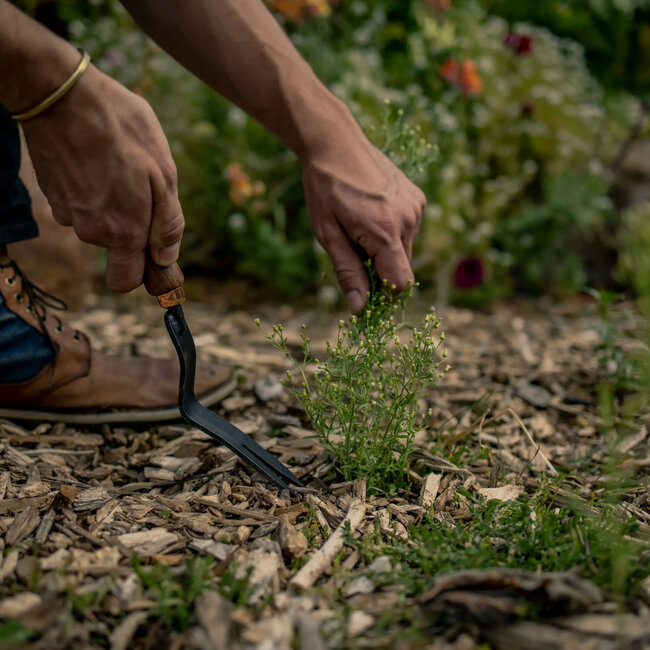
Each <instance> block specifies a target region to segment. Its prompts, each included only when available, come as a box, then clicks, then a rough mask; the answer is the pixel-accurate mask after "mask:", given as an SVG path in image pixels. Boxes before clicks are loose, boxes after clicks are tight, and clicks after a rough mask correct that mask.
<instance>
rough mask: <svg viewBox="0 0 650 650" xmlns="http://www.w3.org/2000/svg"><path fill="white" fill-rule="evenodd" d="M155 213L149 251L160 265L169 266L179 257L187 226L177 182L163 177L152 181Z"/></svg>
mask: <svg viewBox="0 0 650 650" xmlns="http://www.w3.org/2000/svg"><path fill="white" fill-rule="evenodd" d="M151 187H152V192H153V214H152V217H151V227H150V229H149V252H150V254H151V257H152V258H153V261H154V262H156V264H159V265H160V266H169V265H170V264H173V263H174V262H175V261H176V260H177V259H178V253H179V251H180V247H181V238H182V237H183V230H184V228H185V218H184V217H183V209H182V208H181V204H180V203H179V201H178V194H177V192H176V184H175V182H174V183H173V184H170V183H169V182H166V181H164V180H162V179H160V180H157V181H154V180H152V183H151Z"/></svg>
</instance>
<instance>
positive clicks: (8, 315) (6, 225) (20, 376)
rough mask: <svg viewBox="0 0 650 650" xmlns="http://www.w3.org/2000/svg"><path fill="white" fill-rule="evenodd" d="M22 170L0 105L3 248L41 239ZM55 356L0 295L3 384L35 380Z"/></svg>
mask: <svg viewBox="0 0 650 650" xmlns="http://www.w3.org/2000/svg"><path fill="white" fill-rule="evenodd" d="M19 167H20V137H19V135H18V126H17V125H16V123H15V122H14V121H13V120H12V119H11V117H10V116H9V113H8V112H7V110H6V109H5V108H4V106H2V105H1V104H0V245H3V244H11V243H14V242H17V241H22V240H24V239H31V238H32V237H37V236H38V226H37V224H36V221H35V220H34V216H33V215H32V206H31V201H30V198H29V194H28V193H27V190H26V189H25V186H24V185H23V184H22V182H21V180H20V178H19V177H18V169H19ZM52 356H53V352H52V348H51V346H50V345H49V343H48V341H47V339H46V338H45V336H44V335H43V334H42V333H41V332H39V331H38V330H36V329H34V328H33V327H32V326H31V325H29V324H28V323H26V322H25V321H24V320H23V319H22V318H20V317H19V316H18V315H17V314H14V313H13V312H12V311H11V310H10V309H8V307H7V306H6V304H5V301H4V298H3V297H2V295H1V294H0V384H3V383H14V382H20V381H26V380H27V379H30V378H32V377H34V376H35V375H37V374H38V373H39V372H40V371H41V370H42V369H43V368H44V367H45V366H46V365H47V364H48V363H49V362H50V361H51V360H52Z"/></svg>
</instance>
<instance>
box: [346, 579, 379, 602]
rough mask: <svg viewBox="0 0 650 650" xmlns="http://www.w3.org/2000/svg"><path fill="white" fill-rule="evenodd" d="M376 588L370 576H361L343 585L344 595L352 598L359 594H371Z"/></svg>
mask: <svg viewBox="0 0 650 650" xmlns="http://www.w3.org/2000/svg"><path fill="white" fill-rule="evenodd" d="M374 590H375V583H374V582H373V581H372V580H371V579H370V578H368V577H367V576H359V577H358V578H355V579H354V580H352V581H351V582H349V583H348V584H347V585H345V587H343V595H344V596H345V597H346V598H351V597H352V596H357V595H358V594H371V593H372V592H373V591H374Z"/></svg>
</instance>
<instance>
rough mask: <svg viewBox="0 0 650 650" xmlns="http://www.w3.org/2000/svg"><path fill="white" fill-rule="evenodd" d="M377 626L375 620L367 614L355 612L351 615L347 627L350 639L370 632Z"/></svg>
mask: <svg viewBox="0 0 650 650" xmlns="http://www.w3.org/2000/svg"><path fill="white" fill-rule="evenodd" d="M374 624H375V619H374V618H373V617H372V616H370V614H366V612H361V611H359V610H355V611H354V612H352V613H351V614H350V618H349V619H348V625H347V633H348V636H349V637H350V638H354V637H356V636H359V635H361V634H363V633H364V632H366V631H367V630H369V629H370V628H371V627H372V626H373V625H374Z"/></svg>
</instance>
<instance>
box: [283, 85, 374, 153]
mask: <svg viewBox="0 0 650 650" xmlns="http://www.w3.org/2000/svg"><path fill="white" fill-rule="evenodd" d="M326 92H327V96H326V97H324V98H319V99H318V100H317V101H316V102H314V105H313V106H310V107H308V108H306V109H304V112H303V111H301V113H302V115H304V116H305V128H304V129H303V130H302V131H301V133H300V135H301V138H300V141H299V147H297V148H296V149H294V150H295V152H296V154H297V155H298V157H299V158H300V160H301V162H302V163H303V164H309V163H312V162H314V161H316V160H320V159H323V158H331V157H335V156H337V155H344V153H345V152H346V151H347V152H349V151H350V148H351V147H353V146H354V144H355V143H356V142H363V141H365V139H366V138H365V135H364V133H363V131H362V129H361V127H360V126H359V125H358V124H357V122H356V120H355V119H354V117H353V116H352V113H351V112H350V109H349V108H348V107H347V106H346V104H345V103H344V102H343V101H342V100H341V99H339V98H338V97H336V95H334V94H333V93H331V92H329V91H326Z"/></svg>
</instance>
